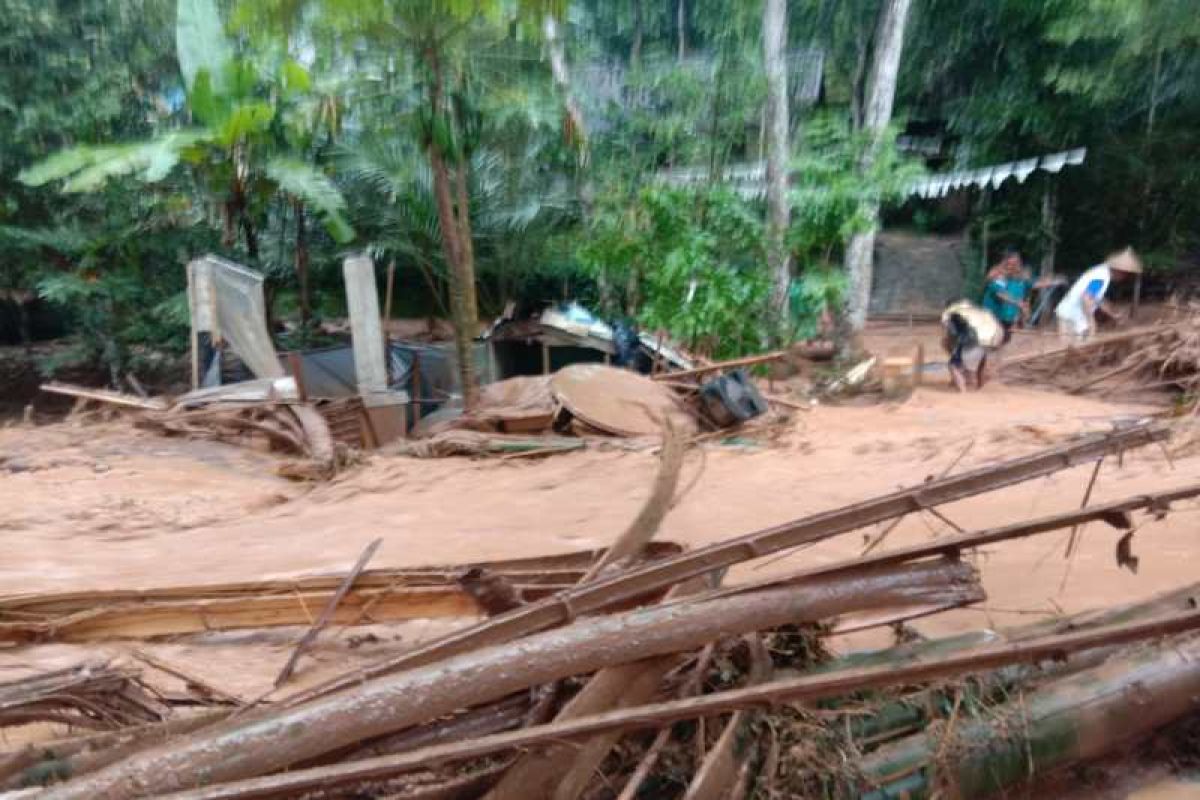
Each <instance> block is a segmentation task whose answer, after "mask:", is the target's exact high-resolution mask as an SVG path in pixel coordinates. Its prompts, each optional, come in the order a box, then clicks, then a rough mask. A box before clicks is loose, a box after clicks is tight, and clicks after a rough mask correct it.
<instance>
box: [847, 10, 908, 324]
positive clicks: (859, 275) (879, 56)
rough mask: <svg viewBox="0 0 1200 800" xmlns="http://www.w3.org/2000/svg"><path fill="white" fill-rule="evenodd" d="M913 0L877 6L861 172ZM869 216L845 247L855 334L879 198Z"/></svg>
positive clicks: (868, 161)
mask: <svg viewBox="0 0 1200 800" xmlns="http://www.w3.org/2000/svg"><path fill="white" fill-rule="evenodd" d="M911 4H912V3H911V0H884V3H883V6H882V7H881V8H880V9H879V22H878V26H877V27H876V29H875V52H874V54H873V56H872V59H871V77H870V80H869V81H868V82H867V97H866V104H865V107H864V109H863V130H865V131H866V132H867V133H868V134H869V135H870V136H871V143H870V144H869V145H868V147H867V150H866V152H865V153H864V154H863V158H862V163H861V165H860V166H861V169H862V172H863V174H866V173H867V171H868V170H869V169H870V168H871V165H872V163H873V162H874V159H875V154H876V151H877V150H878V148H879V146H880V144H881V143H882V141H883V135H884V132H885V131H886V130H887V126H888V124H889V123H890V122H891V121H892V106H893V104H894V103H895V100H896V79H897V78H898V77H899V73H900V55H901V53H902V52H903V50H904V29H905V26H906V24H907V22H908V11H909V8H910V6H911ZM863 211H864V212H865V216H866V217H867V219H868V220H870V222H869V224H868V228H867V230H865V231H863V232H862V233H856V234H855V235H854V236H853V237H852V238H851V239H850V243H849V245H847V247H846V272H847V273H848V274H849V279H850V291H849V296H848V297H847V304H846V317H847V322H848V323H849V325H850V330H851V332H852V334H853V335H857V334H859V333H861V332H862V330H863V328H865V327H866V324H867V308H868V306H869V305H870V302H871V274H872V271H873V269H874V261H875V234H876V230H877V228H878V227H879V199H878V198H877V197H868V198H867V199H866V200H864V201H863Z"/></svg>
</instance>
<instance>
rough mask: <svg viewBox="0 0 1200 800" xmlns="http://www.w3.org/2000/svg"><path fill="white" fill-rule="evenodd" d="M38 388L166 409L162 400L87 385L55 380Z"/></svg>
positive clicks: (137, 406) (156, 409)
mask: <svg viewBox="0 0 1200 800" xmlns="http://www.w3.org/2000/svg"><path fill="white" fill-rule="evenodd" d="M38 388H39V389H41V390H42V391H43V392H47V393H49V394H60V395H65V396H66V397H77V398H79V399H81V400H95V401H96V402H99V403H108V404H110V405H115V406H124V407H125V408H136V409H138V410H141V411H166V410H167V403H166V401H164V400H161V399H154V398H146V397H138V396H137V395H132V394H126V393H125V392H115V391H112V390H111V389H92V388H89V387H87V386H74V385H72V384H69V383H58V382H56V381H51V382H50V383H43V384H42V385H41V386H40V387H38Z"/></svg>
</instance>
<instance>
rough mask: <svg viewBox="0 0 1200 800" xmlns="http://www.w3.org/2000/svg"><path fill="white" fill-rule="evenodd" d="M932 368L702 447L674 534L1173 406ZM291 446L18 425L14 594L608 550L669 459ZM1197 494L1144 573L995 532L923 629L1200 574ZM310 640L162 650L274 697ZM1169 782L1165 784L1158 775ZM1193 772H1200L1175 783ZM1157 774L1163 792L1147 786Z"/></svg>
mask: <svg viewBox="0 0 1200 800" xmlns="http://www.w3.org/2000/svg"><path fill="white" fill-rule="evenodd" d="M922 336H926V337H928V332H925V333H922V332H921V331H913V332H911V333H909V334H904V333H902V332H894V333H890V334H887V335H886V341H883V342H880V344H881V345H882V346H883V347H884V348H886V347H887V346H889V344H890V346H893V347H894V348H895V349H896V350H898V351H900V350H903V349H905V348H907V347H910V346H911V345H912V343H913V342H914V341H916V339H919V338H921V337H922ZM1038 344H1040V343H1038ZM1026 346H1028V345H1026ZM936 383H937V385H931V386H925V387H922V388H921V389H920V390H918V391H917V392H916V393H915V394H914V395H913V396H912V397H911V398H910V399H909V400H907V401H906V402H902V403H892V404H882V405H879V404H876V405H867V406H847V407H833V406H824V405H823V406H818V407H816V408H814V409H813V410H811V411H807V412H796V413H795V414H793V416H792V418H791V421H790V423H789V424H788V425H787V426H786V428H785V429H784V430H783V431H782V432H781V433H780V434H779V435H778V436H776V437H771V438H757V439H756V438H754V437H745V438H742V439H738V440H736V441H735V443H733V444H718V443H708V444H706V445H703V446H702V447H699V448H697V449H695V450H693V451H692V453H691V454H690V456H689V458H688V461H687V464H686V466H685V475H684V479H683V480H684V482H685V483H690V482H691V481H692V480H693V479H694V480H695V483H694V486H693V488H692V489H691V490H690V491H689V492H688V494H687V495H686V497H685V498H684V499H683V500H682V502H681V503H680V504H679V505H678V506H677V508H676V509H675V510H674V511H673V512H672V513H671V514H670V516H669V517H668V518H667V520H666V522H665V524H664V525H663V527H662V529H661V532H660V535H659V536H660V538H662V539H668V540H672V541H676V542H680V543H683V544H686V545H692V546H695V545H701V544H706V543H709V542H714V541H718V540H721V539H723V538H727V537H730V536H734V535H738V534H742V533H746V532H748V531H752V530H754V529H757V528H762V527H766V526H769V525H774V524H777V523H780V522H785V521H787V520H790V519H793V518H795V517H799V516H802V515H805V514H809V513H812V512H816V511H821V510H825V509H829V508H833V507H836V506H840V505H844V504H847V503H853V502H855V501H858V500H862V499H864V498H868V497H871V496H873V495H876V494H880V493H884V492H888V491H891V490H894V489H896V488H898V487H902V486H906V485H911V484H914V483H917V482H919V481H921V480H923V479H924V478H926V477H927V476H932V475H937V474H940V473H942V472H943V471H944V470H946V469H947V468H948V467H949V466H950V465H951V464H952V463H954V462H956V461H957V466H955V467H954V469H955V470H956V471H959V470H964V469H969V468H972V467H977V466H982V465H986V464H989V463H994V462H997V461H1000V460H1002V459H1007V458H1012V457H1014V456H1020V455H1023V454H1026V453H1030V452H1033V451H1035V450H1038V449H1041V448H1045V447H1048V446H1052V445H1054V444H1057V443H1060V442H1063V441H1065V440H1066V439H1068V438H1069V437H1071V436H1073V435H1076V434H1079V433H1082V432H1088V431H1107V430H1110V429H1111V428H1112V427H1113V425H1114V422H1116V421H1118V420H1129V419H1137V418H1139V417H1142V416H1144V415H1146V414H1147V413H1149V412H1151V411H1152V410H1153V409H1149V408H1147V407H1136V406H1121V405H1112V404H1107V403H1101V402H1098V401H1094V400H1089V399H1086V398H1080V397H1068V396H1063V395H1059V394H1051V393H1047V392H1042V391H1039V390H1036V389H1033V388H1028V387H1022V386H1012V385H1003V384H1000V383H994V384H992V385H989V386H988V387H986V388H985V389H984V391H982V392H981V393H978V394H972V395H967V396H960V395H958V394H955V393H952V392H950V391H948V390H947V389H946V388H945V387H943V386H942V385H940V384H941V382H940V380H939V381H937V382H936ZM275 463H276V462H275V461H274V459H273V458H272V457H271V456H269V455H266V454H258V453H255V452H252V451H248V450H246V449H241V448H236V447H232V446H227V445H222V444H217V443H212V442H199V441H188V440H183V439H164V438H161V437H159V436H156V435H154V434H151V433H146V432H140V431H136V430H134V429H133V428H131V427H130V426H128V425H127V424H124V423H120V422H117V423H107V424H84V425H74V424H63V423H58V424H49V425H39V426H36V427H29V426H22V425H19V424H13V425H10V426H9V427H7V428H4V429H0V536H2V541H3V552H4V556H3V558H0V594H15V593H28V592H37V591H42V590H64V589H70V588H73V589H84V588H92V589H102V588H136V587H151V586H163V585H170V584H178V583H200V582H208V581H214V582H215V581H233V580H244V579H255V578H263V577H278V576H289V575H296V574H301V573H308V572H322V571H341V570H345V569H346V568H347V567H348V566H349V564H350V563H352V562H353V561H354V559H355V557H356V556H357V555H358V553H359V552H360V551H361V549H362V548H363V547H364V546H365V545H366V544H367V543H368V542H369V541H371V540H372V539H374V538H375V537H383V539H384V543H383V546H382V547H381V548H380V550H379V552H378V553H377V554H376V556H375V558H374V559H373V561H372V566H375V567H381V566H416V565H429V564H445V563H455V562H463V561H469V560H480V559H485V558H499V557H514V556H529V555H538V554H545V553H551V552H564V551H569V550H578V549H586V548H594V547H601V546H604V545H606V544H607V543H608V542H610V541H611V540H612V538H613V537H614V536H615V535H616V534H617V533H619V532H620V531H621V530H622V529H623V528H624V527H625V525H626V524H627V523H628V522H629V520H630V519H631V518H632V517H633V516H634V515H635V514H636V513H637V511H638V509H639V507H640V504H641V502H642V501H643V499H644V498H645V497H646V495H647V494H648V492H649V489H650V481H651V479H652V477H653V475H654V473H655V470H656V466H657V465H656V460H655V456H654V455H653V453H652V452H650V451H649V450H645V449H643V450H626V449H605V448H594V449H589V450H587V451H584V452H577V453H570V454H565V455H559V456H554V457H551V458H547V459H543V460H536V459H519V460H513V461H505V462H501V461H495V460H487V461H472V460H467V459H435V460H416V459H409V458H401V457H379V456H377V457H374V458H372V459H371V460H369V461H368V463H366V464H364V465H362V466H361V467H358V468H355V469H353V470H352V471H350V472H348V473H346V474H344V475H343V476H341V477H339V478H338V479H337V480H335V481H334V482H332V483H329V484H325V485H319V486H305V485H299V484H295V483H291V482H288V481H285V480H283V479H281V478H277V477H275V476H274V474H273V471H272V470H273V466H274V464H275ZM1090 474H1091V467H1090V466H1084V467H1079V468H1075V469H1071V470H1067V471H1064V472H1061V473H1058V474H1056V475H1053V476H1051V477H1048V478H1045V479H1041V480H1038V481H1034V482H1031V483H1027V484H1024V485H1021V486H1017V487H1013V488H1009V489H1007V490H1004V491H1001V492H997V493H993V494H989V495H985V496H982V497H979V498H975V499H971V500H968V501H963V502H960V503H955V504H953V505H951V506H948V507H945V508H943V511H944V512H945V513H946V515H947V516H948V517H949V518H950V519H952V520H953V521H954V522H955V523H957V524H958V525H961V526H962V527H964V528H980V527H984V526H990V525H997V524H1001V523H1005V522H1010V521H1015V520H1019V519H1023V518H1028V517H1030V516H1033V515H1041V514H1047V513H1051V512H1055V511H1063V510H1067V509H1071V508H1075V507H1077V506H1078V505H1079V503H1080V500H1081V498H1082V496H1083V493H1084V490H1085V487H1086V484H1087V482H1088V479H1089V477H1090ZM1198 474H1200V454H1196V455H1192V454H1189V453H1186V452H1184V453H1179V454H1177V455H1176V456H1175V457H1174V458H1168V456H1167V454H1166V453H1165V452H1164V451H1163V450H1160V449H1154V448H1151V449H1143V450H1140V451H1137V452H1132V453H1128V454H1126V455H1125V457H1124V459H1123V463H1122V464H1120V465H1118V464H1117V463H1116V462H1115V461H1113V462H1111V463H1109V462H1106V463H1105V464H1104V466H1103V468H1102V469H1101V471H1100V473H1099V478H1098V481H1097V483H1096V487H1095V491H1094V494H1093V498H1094V500H1095V501H1103V500H1111V499H1116V498H1120V497H1124V496H1128V495H1131V494H1135V493H1137V492H1141V491H1151V490H1161V489H1166V488H1169V487H1172V486H1179V485H1183V484H1186V483H1189V482H1191V481H1193V480H1195V479H1196V476H1197V475H1198ZM1197 510H1200V507H1198V506H1197V505H1195V504H1185V505H1183V506H1181V507H1180V508H1179V509H1178V510H1177V511H1176V512H1175V513H1174V514H1173V515H1171V516H1170V517H1168V518H1167V519H1166V520H1164V521H1162V522H1157V523H1152V524H1148V525H1146V526H1145V527H1144V528H1143V529H1141V531H1140V532H1139V534H1138V536H1137V538H1136V540H1135V542H1136V543H1135V552H1136V553H1137V554H1138V555H1139V556H1140V557H1141V566H1140V570H1139V572H1138V574H1136V575H1135V574H1132V573H1130V572H1128V571H1126V570H1122V569H1120V568H1118V566H1117V564H1116V561H1115V558H1114V546H1115V544H1116V541H1117V536H1116V535H1115V534H1114V532H1113V531H1111V530H1110V529H1107V528H1104V527H1102V526H1099V525H1096V526H1091V527H1089V528H1087V529H1086V530H1085V532H1084V534H1083V538H1082V545H1081V547H1080V548H1079V550H1078V552H1077V554H1076V555H1075V557H1074V558H1073V559H1071V560H1066V559H1064V556H1063V552H1064V547H1065V542H1066V537H1067V533H1066V532H1057V533H1053V534H1047V535H1044V536H1039V537H1034V538H1031V539H1028V540H1024V541H1019V542H1012V543H1007V544H1004V545H1001V546H997V547H995V548H993V549H991V550H989V551H987V552H984V553H982V554H980V555H979V556H978V565H979V567H980V569H981V570H982V573H983V576H984V583H985V586H986V589H987V591H988V595H989V599H988V601H987V602H986V603H984V604H981V605H980V606H979V607H977V608H973V609H969V610H964V611H960V612H955V613H952V614H944V615H940V616H937V617H934V618H931V619H928V620H925V621H921V622H919V623H917V624H916V627H917V628H918V629H920V630H921V632H923V633H926V634H930V635H936V634H943V633H949V632H952V631H957V630H963V629H968V628H977V627H981V626H1006V625H1018V624H1023V623H1026V622H1031V621H1035V620H1037V619H1042V618H1045V617H1047V616H1051V615H1055V614H1060V613H1063V612H1072V611H1077V610H1082V609H1086V608H1091V607H1098V606H1106V605H1111V604H1114V603H1120V602H1124V601H1130V600H1136V599H1139V598H1144V597H1147V596H1149V595H1152V594H1155V593H1158V592H1161V591H1164V590H1166V589H1169V588H1172V587H1176V586H1180V585H1182V584H1185V583H1189V582H1192V581H1195V580H1196V575H1197V574H1198V567H1200V542H1197V540H1196V537H1195V530H1196V519H1197V517H1196V511H1197ZM948 530H949V528H948V527H947V526H946V524H945V523H943V522H941V521H938V520H936V519H934V518H932V517H920V516H912V517H909V518H907V519H906V520H905V521H904V522H903V523H902V524H901V525H900V526H899V527H898V528H897V529H896V530H895V531H894V532H893V533H892V534H891V536H890V537H889V539H888V541H887V543H886V545H885V546H886V547H895V546H900V545H906V544H912V543H915V542H920V541H923V540H927V539H929V538H930V537H933V536H939V535H943V534H945V533H947V532H948ZM863 533H870V532H869V531H868V532H860V533H854V534H849V535H846V536H842V537H839V538H837V539H835V540H832V541H830V542H827V543H824V544H822V545H819V546H817V547H813V548H811V549H808V550H806V551H803V552H801V553H794V554H790V555H788V557H786V558H783V559H778V560H775V561H773V562H771V563H769V564H767V565H765V566H757V567H753V568H749V567H748V568H743V569H740V570H736V571H734V572H733V573H732V574H731V575H730V576H729V580H730V581H737V580H742V579H745V578H748V577H760V576H762V575H765V574H768V573H769V572H772V571H786V570H790V569H795V568H796V567H798V566H801V565H804V564H814V563H822V562H827V561H832V560H835V559H842V558H845V557H847V556H852V555H854V554H856V553H858V552H859V551H860V550H861V548H862V545H863ZM446 627H447V623H445V622H428V623H411V624H407V625H402V626H392V627H388V628H386V629H383V628H381V629H378V630H375V631H373V633H374V634H375V636H374V637H373V638H372V637H368V638H367V640H366V641H365V642H364V641H363V639H362V637H361V636H351V635H350V634H348V633H345V632H342V633H338V634H331V635H329V636H327V637H326V639H325V641H323V643H322V644H321V645H320V646H319V647H318V649H317V651H316V653H315V657H314V658H313V659H309V660H307V661H305V662H304V663H303V665H302V667H301V669H300V671H299V673H298V679H299V680H298V681H297V684H296V685H299V686H302V685H305V684H309V683H312V682H315V681H316V680H318V679H320V678H322V677H327V676H328V675H330V674H332V673H334V672H339V671H342V670H344V669H346V668H348V667H349V666H351V665H352V664H354V663H356V662H359V661H364V660H369V659H374V658H377V657H379V656H380V655H381V654H383V653H387V652H395V651H397V650H399V649H403V648H405V647H408V646H410V645H411V644H412V643H413V642H415V641H417V640H419V639H421V638H425V637H428V636H430V635H432V634H433V633H436V632H438V631H441V630H444V629H445V628H446ZM354 633H355V634H362V633H363V631H361V630H356V631H354ZM295 635H296V634H295V631H292V630H278V631H274V632H271V633H253V634H224V635H210V636H206V637H190V638H188V639H186V640H181V641H177V642H172V643H158V644H155V645H152V646H150V647H148V648H147V649H150V650H153V652H154V653H155V654H156V655H158V656H159V657H160V658H163V659H165V660H169V661H171V662H172V663H175V664H178V665H180V666H186V668H187V669H190V670H192V671H193V672H195V673H197V674H198V675H200V676H202V677H205V678H208V679H211V681H212V682H213V683H215V684H217V685H219V686H221V687H223V688H225V689H227V690H229V691H233V692H236V693H238V694H241V695H243V696H245V697H255V696H258V695H260V694H262V693H263V692H264V691H265V690H266V689H267V688H268V687H269V686H270V683H271V680H272V679H273V678H274V676H275V674H276V673H277V672H278V669H279V667H280V665H281V664H282V662H283V661H284V660H285V659H286V658H287V656H288V654H289V653H290V650H291V646H292V643H293V641H294V638H295ZM862 643H865V642H863V641H855V642H842V643H841V644H842V646H854V645H857V644H862ZM97 652H101V653H106V654H113V655H120V654H122V653H124V652H125V650H124V647H123V646H122V645H119V644H113V645H104V646H102V647H83V646H71V645H46V646H38V647H25V648H20V649H9V650H0V680H4V679H7V678H10V677H18V676H19V675H21V674H24V673H26V672H28V671H30V670H34V669H40V668H44V667H48V666H54V665H57V666H61V665H66V664H68V663H71V662H73V661H75V660H77V659H78V658H79V657H80V656H81V655H83V654H95V653H97ZM164 680H165V679H164ZM1130 776H1132V777H1130ZM1118 777H1120V780H1118V779H1117V778H1118ZM1156 781H1167V783H1161V784H1159V788H1158V789H1154V788H1153V786H1154V784H1155V782H1156ZM1172 781H1174V783H1171V782H1172ZM1100 783H1102V784H1105V785H1107V786H1108V789H1107V790H1106V791H1110V792H1112V793H1111V794H1108V795H1104V794H1097V791H1098V787H1097V786H1096V784H1092V785H1091V786H1090V787H1089V793H1088V795H1087V796H1111V797H1114V798H1115V797H1139V798H1151V797H1154V798H1171V797H1196V796H1200V786H1198V785H1195V784H1189V783H1187V782H1186V781H1185V782H1183V783H1179V782H1178V781H1177V779H1174V778H1170V779H1168V778H1166V777H1164V773H1163V772H1162V771H1161V770H1159V771H1155V770H1154V769H1150V768H1144V769H1143V768H1141V767H1139V768H1138V769H1137V770H1133V771H1132V772H1131V771H1130V770H1127V769H1124V768H1123V769H1122V770H1120V771H1119V774H1118V772H1114V773H1112V774H1111V775H1109V776H1108V777H1107V778H1104V777H1101V779H1100ZM1126 784H1127V785H1126ZM1181 787H1182V788H1181ZM1187 789H1192V790H1196V791H1193V792H1192V793H1190V794H1189V793H1186V792H1185V793H1184V794H1171V793H1170V792H1173V791H1174V792H1177V791H1184V790H1187ZM1065 791H1066V790H1065V789H1064V790H1063V792H1065ZM1151 791H1155V792H1159V793H1157V794H1154V793H1150V794H1147V793H1145V792H1151ZM1131 792H1142V793H1141V794H1137V793H1132V794H1131ZM1054 796H1065V795H1064V794H1063V793H1062V792H1060V793H1055V794H1054Z"/></svg>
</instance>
